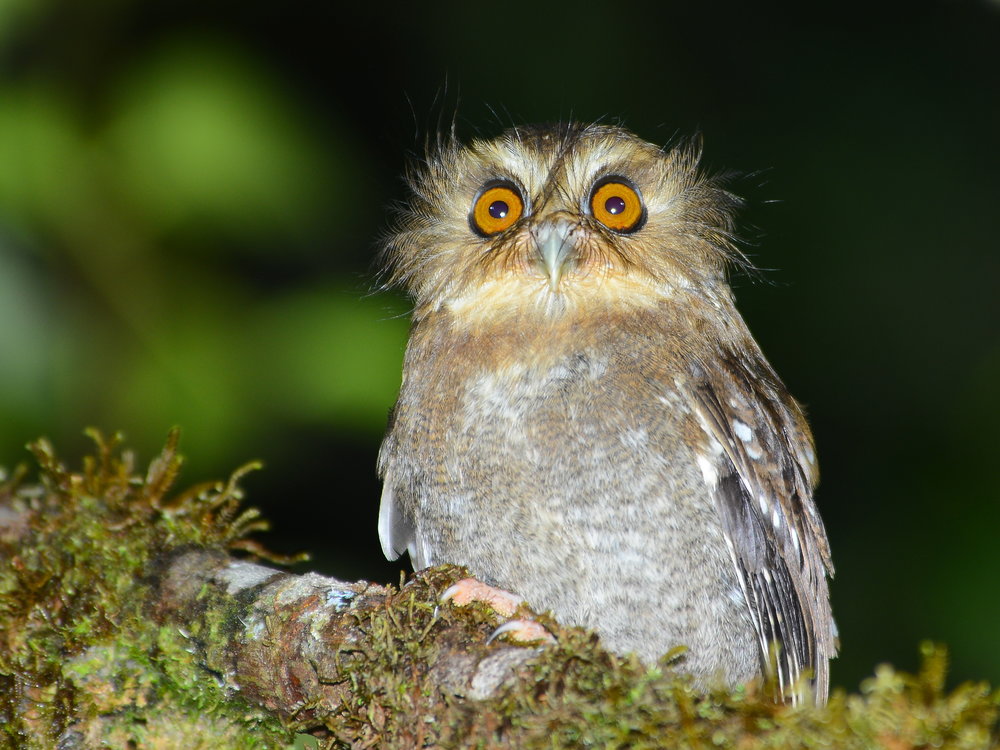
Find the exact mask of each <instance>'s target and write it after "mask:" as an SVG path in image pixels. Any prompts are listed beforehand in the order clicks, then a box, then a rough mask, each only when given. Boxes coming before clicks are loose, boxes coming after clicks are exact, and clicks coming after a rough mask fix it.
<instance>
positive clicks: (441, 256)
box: [385, 123, 743, 317]
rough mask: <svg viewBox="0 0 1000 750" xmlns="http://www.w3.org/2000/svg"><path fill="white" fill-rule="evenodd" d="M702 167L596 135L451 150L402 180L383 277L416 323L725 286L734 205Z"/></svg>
mask: <svg viewBox="0 0 1000 750" xmlns="http://www.w3.org/2000/svg"><path fill="white" fill-rule="evenodd" d="M699 156H700V149H699V148H698V147H697V146H694V145H690V144H689V145H682V146H678V147H675V148H672V149H669V150H664V149H661V148H659V147H657V146H655V145H653V144H650V143H647V142H645V141H642V140H640V139H639V138H637V137H635V136H634V135H632V134H631V133H629V132H628V131H626V130H624V129H622V128H619V127H611V126H605V125H582V124H575V123H568V124H560V125H554V126H532V127H518V128H513V129H510V130H508V131H506V132H505V133H503V134H502V135H501V136H500V137H498V138H496V139H494V140H476V141H473V142H472V143H470V144H468V145H462V144H461V143H459V142H457V141H456V140H455V139H454V138H451V139H448V140H446V141H444V142H442V143H440V144H439V145H438V146H436V147H435V148H434V149H432V151H431V153H430V154H429V155H428V156H427V158H426V159H425V160H424V161H423V162H421V163H419V164H417V165H415V166H414V167H413V168H412V169H411V170H410V172H409V174H408V182H409V184H410V187H411V189H412V196H411V198H410V200H409V202H408V203H407V204H406V205H405V206H403V207H402V209H401V210H400V212H399V217H398V222H397V224H396V227H395V229H394V230H393V231H392V232H391V233H390V235H389V236H388V238H387V242H386V251H385V266H386V268H387V272H388V274H387V275H388V279H389V281H390V282H391V283H397V284H400V285H402V286H404V287H405V288H406V289H407V290H408V291H409V292H410V294H411V295H412V296H413V297H414V300H415V302H416V314H417V315H418V317H419V316H420V315H421V314H423V313H426V312H427V311H430V310H433V309H437V308H440V307H441V306H446V307H448V308H450V309H453V310H462V309H464V310H467V311H478V312H480V313H482V314H489V315H495V314H497V313H502V312H505V311H506V312H510V311H513V310H521V311H523V310H524V309H525V308H530V309H534V310H542V311H545V312H547V313H558V312H560V311H564V310H566V309H568V308H572V307H574V306H578V305H580V304H582V303H585V304H588V305H592V304H594V303H595V301H599V300H603V301H607V302H609V303H612V304H642V303H643V302H644V301H649V300H650V299H662V297H663V296H664V295H670V294H673V293H676V292H677V291H678V290H682V289H687V290H694V291H696V292H697V291H698V290H703V291H709V292H710V291H712V290H715V289H716V288H718V287H719V286H720V285H721V286H723V287H724V286H725V270H726V266H727V262H729V261H732V260H736V261H742V260H743V256H742V255H741V254H740V253H739V252H738V251H737V250H736V249H735V248H734V245H733V241H732V221H733V220H732V212H733V209H734V208H735V207H736V206H737V205H738V203H739V201H738V199H737V198H736V197H735V196H733V195H732V194H731V193H729V192H727V191H725V190H724V189H722V188H721V187H720V185H719V184H718V181H717V180H715V179H712V178H709V177H706V176H704V175H703V174H701V173H700V172H699V169H698V161H699Z"/></svg>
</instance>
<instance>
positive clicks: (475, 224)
mask: <svg viewBox="0 0 1000 750" xmlns="http://www.w3.org/2000/svg"><path fill="white" fill-rule="evenodd" d="M522 213H524V201H523V200H522V199H521V192H520V191H519V190H518V189H517V187H515V186H514V185H513V184H512V183H510V182H493V183H487V184H486V186H485V187H484V188H483V190H482V192H481V193H479V197H478V198H476V202H475V204H473V206H472V214H471V215H470V216H469V224H470V225H471V226H472V230H473V231H474V232H475V233H476V234H478V235H481V236H483V237H489V236H491V235H494V234H499V233H500V232H502V231H504V230H505V229H509V228H510V227H511V226H513V224H514V222H515V221H517V220H518V219H520V218H521V214H522Z"/></svg>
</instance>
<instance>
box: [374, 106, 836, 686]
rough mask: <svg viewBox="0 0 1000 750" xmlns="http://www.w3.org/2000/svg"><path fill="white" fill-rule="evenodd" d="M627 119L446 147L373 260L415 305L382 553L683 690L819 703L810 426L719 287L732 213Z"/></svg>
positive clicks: (824, 619) (716, 189)
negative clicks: (569, 633) (577, 632)
mask: <svg viewBox="0 0 1000 750" xmlns="http://www.w3.org/2000/svg"><path fill="white" fill-rule="evenodd" d="M699 156H700V154H699V150H698V148H696V147H694V146H693V145H680V146H677V147H673V148H670V149H661V148H659V147H657V146H655V145H652V144H650V143H646V142H644V141H642V140H640V139H639V138H637V137H636V136H634V135H632V134H631V133H629V132H628V131H626V130H624V129H621V128H619V127H612V126H604V125H593V124H591V125H581V124H572V123H570V124H567V123H563V124H559V125H554V126H533V127H518V128H514V129H511V130H509V131H507V132H505V133H503V134H502V135H501V136H500V137H498V138H496V139H495V140H476V141H474V142H472V143H470V144H469V145H462V144H461V143H459V142H457V141H456V140H455V139H454V138H453V137H452V138H442V139H441V140H440V142H439V143H438V144H437V145H436V146H435V147H433V148H432V149H431V152H430V153H429V155H428V156H427V158H426V159H425V160H424V161H423V162H422V163H420V164H418V165H417V166H415V167H414V168H413V170H412V171H411V173H410V174H409V184H410V187H411V189H412V196H411V197H410V199H409V201H408V203H407V204H406V205H405V206H404V207H402V208H401V210H400V215H399V219H398V222H397V223H396V225H395V227H394V229H393V230H392V231H391V232H390V233H389V235H388V237H387V240H386V245H385V254H384V258H385V272H386V275H387V276H386V278H387V283H394V284H398V285H401V286H402V287H404V288H405V289H406V290H407V291H408V293H409V294H410V295H411V297H412V299H413V302H414V308H413V314H412V327H411V331H410V337H409V342H408V344H407V347H406V354H405V359H404V364H403V378H402V385H401V389H400V393H399V398H398V401H397V402H396V405H395V407H394V408H393V410H392V412H391V415H390V420H389V426H388V430H387V433H386V437H385V439H384V442H383V444H382V447H381V450H380V453H379V463H378V466H379V474H380V476H381V478H382V480H383V493H382V499H381V507H380V512H379V536H380V539H381V543H382V548H383V551H384V552H385V554H386V556H387V557H388V558H390V559H396V558H397V557H398V556H399V555H401V554H402V553H403V552H404V551H405V552H408V553H409V556H410V559H411V560H412V562H413V565H414V567H415V568H416V569H421V568H424V567H426V566H430V565H435V564H440V563H455V564H459V565H464V566H467V567H468V568H469V570H470V571H471V572H472V573H473V574H474V575H475V576H476V577H477V578H479V579H480V580H482V581H483V582H485V583H488V584H490V585H493V586H497V587H500V588H503V589H508V590H511V591H516V592H517V593H518V594H520V595H522V596H523V597H524V598H525V599H526V600H527V601H528V603H529V604H531V605H532V607H533V608H534V609H536V610H539V611H542V610H551V611H552V612H553V613H554V614H555V616H556V617H557V618H558V619H559V620H560V621H561V622H562V623H563V624H574V625H580V626H584V627H587V628H592V629H593V630H595V631H596V632H597V633H599V634H600V636H601V638H602V641H603V643H604V644H605V645H606V646H607V647H608V648H610V649H612V650H614V651H618V652H622V653H624V652H635V653H636V654H637V655H638V656H639V657H640V658H641V659H643V660H645V661H646V662H649V663H652V662H654V661H655V660H656V659H657V657H659V656H660V655H662V654H663V653H664V652H666V651H668V650H670V649H673V648H674V647H677V646H685V647H686V650H685V651H684V652H683V656H682V657H681V661H680V665H679V668H680V669H682V670H683V671H685V672H687V673H689V674H691V675H692V676H693V679H694V681H695V683H696V684H697V685H699V686H703V687H708V686H711V685H715V684H717V683H719V682H722V683H725V684H729V685H735V684H739V683H743V682H746V681H748V680H751V679H753V678H756V677H760V676H762V675H770V676H771V677H772V678H773V680H774V683H775V684H776V685H777V688H778V691H779V692H780V696H781V697H782V698H784V699H785V700H790V701H793V702H798V701H800V700H802V699H803V697H804V696H810V695H811V696H812V699H814V700H815V701H816V702H818V703H823V702H825V700H826V697H827V690H828V681H829V680H828V662H829V659H830V658H832V657H833V656H834V655H835V652H836V648H837V645H836V643H837V641H836V629H835V625H834V621H833V618H832V615H831V611H830V604H829V596H828V589H827V576H832V574H833V568H832V564H831V560H830V551H829V547H828V543H827V537H826V532H825V530H824V527H823V522H822V520H821V518H820V516H819V513H818V511H817V509H816V505H815V504H814V502H813V489H814V487H815V485H816V482H817V479H818V472H817V464H816V457H815V454H814V449H813V441H812V437H811V434H810V430H809V427H808V425H807V423H806V420H805V417H804V415H803V412H802V409H801V408H800V406H799V405H798V404H797V403H796V402H795V401H794V400H793V399H792V397H791V396H790V395H789V393H788V391H787V390H786V389H785V386H784V385H783V384H782V382H781V380H780V379H779V378H778V376H777V375H776V374H775V372H774V370H773V369H772V367H771V366H770V364H768V362H767V360H766V359H765V358H764V355H763V354H762V353H761V350H760V348H759V347H758V345H757V343H756V342H755V341H754V339H753V337H752V336H751V334H750V332H749V330H748V328H747V326H746V324H745V323H744V321H743V319H742V317H741V316H740V314H739V312H737V310H736V307H735V303H734V299H733V293H732V291H731V289H730V287H729V285H728V283H727V270H728V268H729V267H730V266H731V265H732V264H733V263H737V264H739V263H744V262H745V259H744V258H743V256H742V255H741V254H740V253H739V252H738V250H737V249H736V247H735V246H734V243H733V218H732V214H733V210H734V208H736V207H737V205H738V203H739V201H738V199H737V198H735V196H733V195H732V194H731V193H729V192H727V191H726V190H725V189H723V187H721V186H720V184H719V183H718V181H717V180H715V179H712V178H710V177H707V176H705V175H704V174H703V173H702V172H701V171H700V170H699V166H698V162H699Z"/></svg>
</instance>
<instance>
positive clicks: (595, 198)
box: [590, 177, 646, 234]
mask: <svg viewBox="0 0 1000 750" xmlns="http://www.w3.org/2000/svg"><path fill="white" fill-rule="evenodd" d="M590 213H591V214H593V216H594V218H595V219H597V220H598V221H599V222H601V223H602V224H603V225H604V226H606V227H607V228H608V229H610V230H612V231H614V232H618V233H620V234H628V233H630V232H635V231H636V230H638V229H640V228H641V227H642V225H643V224H644V223H645V221H646V207H645V206H644V205H643V203H642V196H640V195H639V191H638V190H636V189H635V188H634V187H632V186H631V185H630V184H628V183H627V182H625V181H624V178H622V177H606V178H605V179H603V180H601V181H599V182H598V183H597V184H596V185H594V191H593V192H592V193H591V194H590Z"/></svg>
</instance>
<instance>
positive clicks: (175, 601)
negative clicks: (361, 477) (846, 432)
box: [0, 432, 1000, 750]
mask: <svg viewBox="0 0 1000 750" xmlns="http://www.w3.org/2000/svg"><path fill="white" fill-rule="evenodd" d="M92 435H93V437H94V439H95V441H96V445H97V450H96V453H95V455H94V456H91V457H88V458H86V459H85V460H84V461H83V467H82V470H81V471H79V472H73V471H69V470H67V469H66V468H65V467H64V466H63V464H62V463H61V462H60V461H59V460H58V459H57V458H56V455H55V452H54V451H53V449H52V447H51V446H50V445H49V444H48V443H46V442H45V441H38V442H36V443H35V444H34V445H33V452H34V454H35V457H36V461H37V463H38V465H39V467H40V476H39V482H38V484H35V485H28V484H25V483H24V478H25V472H24V471H20V472H18V473H16V474H15V477H14V478H13V479H11V480H9V481H7V482H6V483H5V484H4V485H3V486H2V487H0V727H2V728H0V743H5V744H6V746H9V747H27V748H51V747H57V746H58V747H61V748H71V747H98V746H101V747H151V746H155V747H161V748H172V747H176V748H184V750H190V748H198V747H206V748H207V747H212V748H218V747H234V748H251V747H253V748H256V747H281V746H286V745H289V744H290V743H291V742H292V741H293V739H294V737H295V735H296V734H297V733H305V732H308V733H310V734H312V735H313V736H314V737H316V738H319V739H320V741H321V742H322V743H324V746H331V747H341V746H343V747H400V748H411V747H470V746H471V747H482V748H490V747H527V748H531V747H539V748H542V747H545V748H554V747H625V746H627V747H631V748H647V747H648V748H662V747H692V748H700V747H705V748H709V747H711V748H717V747H738V748H748V749H752V748H772V747H773V748H789V747H836V748H880V747H881V748H890V749H892V750H897V749H900V748H915V747H954V748H985V747H990V746H991V745H993V744H994V743H996V741H997V739H998V732H1000V723H998V722H1000V720H998V704H1000V694H998V693H997V692H995V691H993V690H992V689H991V688H990V687H989V686H987V685H985V684H965V685H962V686H960V687H959V688H957V689H955V690H954V691H951V692H946V691H945V689H944V681H945V671H946V656H945V652H944V650H943V649H942V648H940V647H936V646H933V645H930V644H925V645H924V646H923V647H922V650H923V658H924V666H923V668H922V670H921V671H920V672H919V673H918V674H916V675H907V674H903V673H899V672H896V671H895V670H893V669H892V668H891V667H888V666H884V667H880V668H879V669H878V670H877V672H876V674H875V676H874V677H873V678H871V679H869V680H867V681H865V683H863V684H862V686H861V690H860V692H859V693H852V694H848V693H845V692H843V691H835V693H834V695H833V697H832V698H831V700H830V704H829V706H827V707H825V708H815V707H799V708H793V707H789V706H779V705H775V704H773V703H772V702H770V701H769V700H768V699H767V697H766V696H767V694H768V691H767V688H766V686H753V685H751V686H748V687H746V688H741V689H739V690H737V691H735V692H733V693H729V692H725V691H720V692H717V693H713V694H711V695H704V694H701V693H699V692H698V691H696V690H694V689H693V688H692V687H691V685H690V684H689V683H688V681H687V680H685V679H684V678H683V677H679V676H677V675H675V674H674V673H673V672H672V671H671V669H670V666H671V665H670V661H669V659H667V660H665V661H663V662H661V664H660V665H659V666H657V667H656V668H652V669H648V668H645V667H643V666H642V665H641V664H640V663H639V662H637V661H636V660H634V659H631V658H627V657H619V656H615V655H612V654H609V653H607V652H606V651H604V650H603V649H602V648H601V646H600V643H599V642H598V640H597V639H596V637H594V636H593V635H592V634H589V633H587V632H585V631H582V630H580V629H574V628H561V627H560V626H559V625H558V624H557V623H555V622H553V621H551V620H549V619H545V620H544V622H545V624H546V625H547V626H548V627H549V628H550V629H551V630H552V631H553V632H554V634H555V635H556V636H557V644H556V645H554V646H547V647H544V648H537V649H536V648H527V647H520V646H512V645H509V644H504V643H499V642H493V643H487V637H488V635H489V633H490V632H491V631H492V629H493V628H494V626H495V624H496V623H495V621H494V619H493V614H492V613H491V612H489V611H487V610H484V609H482V608H481V607H479V606H478V605H477V606H471V607H465V608H454V607H451V606H439V605H438V599H439V597H440V594H441V592H442V591H443V589H444V588H445V587H447V586H448V585H450V584H451V583H453V582H454V581H455V580H456V579H457V578H458V577H460V576H462V575H463V571H462V570H460V569H458V568H453V567H441V568H434V569H431V570H429V571H424V572H423V573H421V574H418V575H417V576H414V577H413V578H412V579H411V580H410V581H409V582H408V583H406V584H405V585H403V586H402V587H400V588H395V587H386V586H377V585H373V584H368V583H364V582H359V583H344V582H341V581H337V580H334V579H330V578H324V577H322V576H318V575H316V574H312V573H310V574H306V575H292V574H290V573H287V572H282V571H280V570H277V569H275V568H271V567H265V566H263V565H260V564H258V563H255V562H252V561H251V560H248V559H246V557H245V556H246V554H247V553H250V554H251V555H253V556H255V557H257V558H264V559H271V560H272V562H273V561H274V558H273V557H272V556H269V555H268V554H267V552H266V551H265V550H264V549H263V548H262V547H260V546H259V545H258V544H257V543H256V542H254V541H253V540H252V539H250V538H249V534H251V533H253V532H255V531H257V530H260V529H262V528H264V526H265V524H264V523H263V522H262V521H261V519H260V517H259V515H258V514H257V513H256V511H254V510H253V509H249V510H248V509H244V508H243V506H242V492H241V490H240V488H239V483H238V480H239V478H240V476H241V475H242V474H243V473H244V472H245V471H246V470H249V468H252V465H248V466H247V467H244V468H243V469H241V470H239V471H237V472H236V473H235V474H234V475H233V477H232V478H231V479H230V480H229V481H228V482H223V483H208V484H203V485H199V486H197V487H194V488H192V489H190V490H188V491H185V492H180V493H178V494H175V495H171V494H170V493H171V492H172V486H173V483H174V481H175V479H176V476H177V473H178V470H179V468H180V461H181V459H180V457H179V456H178V454H177V437H178V436H177V434H176V432H174V433H172V434H171V436H170V438H169V439H168V443H167V446H166V448H165V449H164V451H163V453H162V454H161V455H160V456H159V457H158V458H156V459H155V460H154V461H153V462H152V464H151V465H150V467H149V469H148V471H147V472H146V473H145V475H144V476H138V475H137V474H136V472H135V469H134V460H133V458H132V456H131V454H130V453H129V452H128V451H126V450H123V449H122V446H121V444H120V439H119V438H117V437H115V438H112V439H105V438H103V437H102V436H100V435H99V434H98V433H96V432H94V433H92ZM234 552H238V553H239V554H241V555H243V556H244V557H243V558H242V559H237V558H236V557H234V556H233V553H234Z"/></svg>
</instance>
